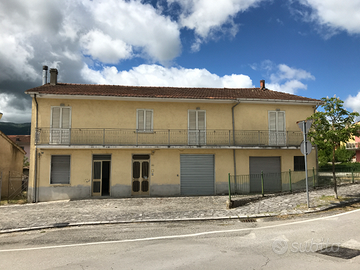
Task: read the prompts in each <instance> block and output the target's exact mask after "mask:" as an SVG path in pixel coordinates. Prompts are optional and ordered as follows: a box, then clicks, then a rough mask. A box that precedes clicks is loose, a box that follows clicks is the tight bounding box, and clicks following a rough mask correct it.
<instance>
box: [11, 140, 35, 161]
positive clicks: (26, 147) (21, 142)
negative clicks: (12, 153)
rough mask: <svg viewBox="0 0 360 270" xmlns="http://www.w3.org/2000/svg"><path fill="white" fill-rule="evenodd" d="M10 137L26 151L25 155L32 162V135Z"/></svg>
mask: <svg viewBox="0 0 360 270" xmlns="http://www.w3.org/2000/svg"><path fill="white" fill-rule="evenodd" d="M8 137H9V138H10V140H12V141H13V142H14V143H16V144H17V145H18V146H20V148H21V149H23V150H24V151H25V157H27V159H28V162H29V163H30V135H8Z"/></svg>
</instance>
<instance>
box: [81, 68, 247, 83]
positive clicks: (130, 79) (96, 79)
mask: <svg viewBox="0 0 360 270" xmlns="http://www.w3.org/2000/svg"><path fill="white" fill-rule="evenodd" d="M81 73H82V76H83V77H84V78H86V79H87V80H89V81H91V82H92V83H99V84H121V85H142V86H178V87H220V88H222V87H227V88H242V87H244V88H246V87H254V86H253V84H252V81H251V79H250V77H249V76H246V75H242V74H232V75H225V76H223V77H219V76H218V75H216V74H212V73H210V72H209V71H208V70H206V69H186V68H182V67H177V68H175V67H172V68H165V67H163V66H159V65H145V64H144V65H140V66H138V67H134V68H132V69H131V70H129V71H118V70H117V68H116V67H104V68H103V69H102V70H99V71H95V70H92V69H90V68H89V67H88V66H87V65H85V66H84V68H83V69H82V72H81Z"/></svg>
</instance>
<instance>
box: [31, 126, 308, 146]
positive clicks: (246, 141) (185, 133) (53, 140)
mask: <svg viewBox="0 0 360 270" xmlns="http://www.w3.org/2000/svg"><path fill="white" fill-rule="evenodd" d="M302 139H303V136H302V133H301V132H300V131H286V132H272V131H268V130H236V131H235V132H233V131H232V130H223V129H206V130H188V129H167V130H151V131H143V130H141V131H140V130H136V129H115V128H103V129H102V128H70V129H52V128H38V129H37V130H36V139H35V143H36V144H41V145H44V144H45V145H47V144H49V145H108V146H109V145H111V146H133V145H135V146H141V145H144V146H147V145H148V146H205V145H206V146H244V147H247V146H250V147H251V146H259V147H270V146H299V145H300V143H301V141H302Z"/></svg>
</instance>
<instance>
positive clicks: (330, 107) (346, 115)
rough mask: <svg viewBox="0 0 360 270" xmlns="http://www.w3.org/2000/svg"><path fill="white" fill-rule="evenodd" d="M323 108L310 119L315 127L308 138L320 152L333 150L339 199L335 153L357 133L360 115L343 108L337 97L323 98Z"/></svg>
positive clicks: (333, 165) (335, 187) (333, 169)
mask: <svg viewBox="0 0 360 270" xmlns="http://www.w3.org/2000/svg"><path fill="white" fill-rule="evenodd" d="M321 100H322V102H323V104H322V105H321V107H322V108H323V109H324V111H323V112H321V111H317V112H315V113H314V114H313V115H312V116H311V117H309V119H313V120H314V122H313V125H312V128H311V130H310V131H309V133H308V136H309V137H310V138H311V139H312V141H313V142H314V143H315V144H316V145H317V146H318V148H319V149H320V151H321V150H322V149H323V151H326V149H327V148H328V149H329V148H330V149H331V157H332V158H331V161H332V172H333V179H334V193H335V198H336V199H338V194H337V183H336V176H335V151H336V149H337V148H339V147H340V143H341V142H347V141H348V140H349V139H350V138H352V137H353V136H354V134H356V133H357V131H358V129H359V127H358V126H357V125H354V120H355V118H356V117H357V116H359V113H357V112H352V113H350V112H348V111H347V110H346V109H344V108H343V103H344V102H343V101H342V100H340V99H339V98H337V97H336V96H334V97H332V98H328V97H326V98H322V99H321Z"/></svg>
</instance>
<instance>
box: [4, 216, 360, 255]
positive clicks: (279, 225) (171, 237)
mask: <svg viewBox="0 0 360 270" xmlns="http://www.w3.org/2000/svg"><path fill="white" fill-rule="evenodd" d="M359 211H360V209H357V210H354V211H349V212H345V213H341V214H336V215H333V216H328V217H319V218H314V219H307V220H301V221H295V222H290V223H285V224H276V225H270V226H266V227H258V228H243V229H234V230H222V231H210V232H201V233H192V234H183V235H168V236H157V237H148V238H139V239H126V240H116V241H103V242H92V243H82V244H71V245H59V246H46V247H34V248H18V249H4V250H0V253H4V252H17V251H32V250H45V249H56V248H67V247H81V246H92V245H105V244H119V243H130V242H143V241H152V240H165V239H176V238H190V237H196V236H203V235H210V234H218V233H232V232H241V231H255V230H256V231H257V230H264V229H272V228H277V227H284V226H290V225H296V224H302V223H308V222H313V221H318V220H325V219H333V218H334V217H339V216H343V215H348V214H352V213H355V212H359Z"/></svg>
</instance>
